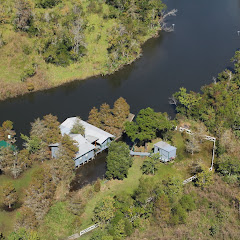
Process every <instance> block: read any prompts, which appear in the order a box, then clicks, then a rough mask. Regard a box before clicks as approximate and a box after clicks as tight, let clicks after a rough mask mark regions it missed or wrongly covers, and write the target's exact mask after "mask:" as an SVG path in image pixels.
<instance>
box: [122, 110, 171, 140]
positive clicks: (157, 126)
mask: <svg viewBox="0 0 240 240" xmlns="http://www.w3.org/2000/svg"><path fill="white" fill-rule="evenodd" d="M173 126H174V124H173V122H172V121H170V120H169V118H168V116H167V114H166V113H156V112H154V110H153V109H152V108H146V109H142V110H140V111H139V113H138V115H137V118H136V122H131V123H128V122H127V123H126V124H125V130H126V133H127V135H128V136H129V137H130V138H131V140H132V141H133V142H135V141H136V140H139V141H140V142H144V143H146V142H147V141H149V140H152V139H154V138H155V137H156V136H157V133H158V132H165V131H167V130H170V129H172V128H173Z"/></svg>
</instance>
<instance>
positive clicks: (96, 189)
mask: <svg viewBox="0 0 240 240" xmlns="http://www.w3.org/2000/svg"><path fill="white" fill-rule="evenodd" d="M100 190H101V181H100V179H99V178H98V180H97V181H96V182H95V184H94V191H95V192H99V191H100Z"/></svg>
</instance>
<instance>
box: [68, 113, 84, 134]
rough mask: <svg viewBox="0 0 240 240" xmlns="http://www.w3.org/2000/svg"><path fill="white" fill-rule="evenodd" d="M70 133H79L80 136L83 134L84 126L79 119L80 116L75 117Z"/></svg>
mask: <svg viewBox="0 0 240 240" xmlns="http://www.w3.org/2000/svg"><path fill="white" fill-rule="evenodd" d="M71 133H72V134H81V135H82V136H85V128H84V126H83V125H82V124H81V119H80V117H77V118H76V120H75V122H74V124H73V126H72V129H71Z"/></svg>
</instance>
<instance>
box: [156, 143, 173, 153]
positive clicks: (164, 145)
mask: <svg viewBox="0 0 240 240" xmlns="http://www.w3.org/2000/svg"><path fill="white" fill-rule="evenodd" d="M154 146H156V147H159V148H161V149H163V150H165V151H167V152H171V151H173V150H176V149H177V148H175V147H173V146H171V145H170V144H168V143H166V142H163V141H161V142H158V143H156V144H154Z"/></svg>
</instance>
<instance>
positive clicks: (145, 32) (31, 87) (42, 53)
mask: <svg viewBox="0 0 240 240" xmlns="http://www.w3.org/2000/svg"><path fill="white" fill-rule="evenodd" d="M165 9H166V5H165V4H163V3H162V2H161V1H157V0H151V1H146V0H144V1H140V0H138V1H116V0H107V1H102V0H100V1H86V0H77V1H75V0H67V1H60V0H36V1H34V0H17V1H15V0H9V1H3V2H2V3H1V5H0V23H1V24H0V86H1V88H0V100H3V99H6V98H9V97H15V96H18V95H22V94H25V93H27V92H31V91H37V90H43V89H47V88H51V87H56V86H59V85H61V84H64V83H66V82H69V81H72V80H75V79H86V78H88V77H91V76H96V75H106V74H111V73H113V72H114V71H117V70H118V69H120V68H121V67H122V66H124V65H125V64H130V63H132V62H133V61H134V60H135V59H137V58H138V57H139V56H140V55H141V45H142V44H143V43H144V42H145V41H146V40H148V39H149V38H151V37H153V36H156V35H157V34H158V32H159V30H161V28H166V25H165V22H164V20H165V18H166V17H167V16H169V15H175V11H172V12H170V14H169V13H168V14H164V11H165Z"/></svg>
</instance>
